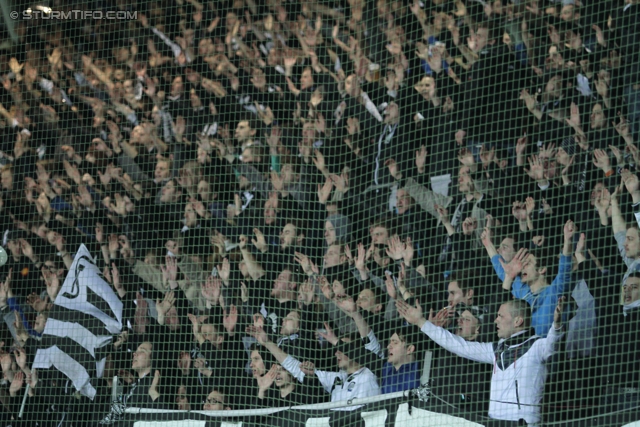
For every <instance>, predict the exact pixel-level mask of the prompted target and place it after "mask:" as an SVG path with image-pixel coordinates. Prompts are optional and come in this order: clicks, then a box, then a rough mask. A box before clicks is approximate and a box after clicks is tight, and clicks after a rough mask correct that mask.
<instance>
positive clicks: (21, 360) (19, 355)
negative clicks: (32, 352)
mask: <svg viewBox="0 0 640 427" xmlns="http://www.w3.org/2000/svg"><path fill="white" fill-rule="evenodd" d="M13 356H14V357H15V358H16V365H18V367H19V368H20V369H22V370H23V371H24V370H26V369H27V352H26V351H24V348H20V347H18V348H16V349H15V350H14V351H13Z"/></svg>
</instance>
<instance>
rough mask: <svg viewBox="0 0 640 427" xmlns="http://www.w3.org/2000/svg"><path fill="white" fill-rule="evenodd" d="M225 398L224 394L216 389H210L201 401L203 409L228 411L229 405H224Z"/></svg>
mask: <svg viewBox="0 0 640 427" xmlns="http://www.w3.org/2000/svg"><path fill="white" fill-rule="evenodd" d="M226 403H227V398H226V396H225V395H224V394H222V393H221V392H219V391H218V390H212V391H211V393H209V394H208V395H207V398H206V399H205V400H204V402H202V410H203V411H230V410H231V408H230V407H229V406H225V404H226Z"/></svg>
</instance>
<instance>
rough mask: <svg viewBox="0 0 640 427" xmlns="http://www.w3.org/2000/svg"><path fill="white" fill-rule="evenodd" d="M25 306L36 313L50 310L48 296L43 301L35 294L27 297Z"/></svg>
mask: <svg viewBox="0 0 640 427" xmlns="http://www.w3.org/2000/svg"><path fill="white" fill-rule="evenodd" d="M27 304H29V305H30V306H31V307H32V308H33V309H34V310H35V311H37V312H38V313H40V312H42V311H45V310H48V309H50V308H51V305H52V304H50V303H49V297H48V296H46V297H44V299H41V298H40V295H38V294H36V293H35V292H34V293H32V294H31V295H29V296H27Z"/></svg>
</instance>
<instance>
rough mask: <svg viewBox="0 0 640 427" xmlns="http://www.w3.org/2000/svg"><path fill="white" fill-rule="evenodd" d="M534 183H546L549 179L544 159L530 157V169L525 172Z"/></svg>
mask: <svg viewBox="0 0 640 427" xmlns="http://www.w3.org/2000/svg"><path fill="white" fill-rule="evenodd" d="M524 171H525V172H526V173H527V175H529V177H530V178H531V179H533V180H534V181H544V180H545V179H547V177H546V174H545V170H544V165H543V163H542V159H540V157H538V156H531V157H529V169H526V168H525V170H524Z"/></svg>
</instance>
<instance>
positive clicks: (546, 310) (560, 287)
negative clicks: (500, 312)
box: [491, 255, 571, 337]
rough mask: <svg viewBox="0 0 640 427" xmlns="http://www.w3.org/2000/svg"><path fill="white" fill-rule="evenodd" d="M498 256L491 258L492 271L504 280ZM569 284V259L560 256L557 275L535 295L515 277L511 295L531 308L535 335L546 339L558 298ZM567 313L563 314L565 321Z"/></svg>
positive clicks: (568, 257)
mask: <svg viewBox="0 0 640 427" xmlns="http://www.w3.org/2000/svg"><path fill="white" fill-rule="evenodd" d="M500 259H501V257H500V255H495V256H494V257H493V258H491V264H493V269H494V270H495V271H496V273H497V274H498V277H499V278H500V280H504V269H503V268H502V265H501V264H500ZM569 283H571V257H570V256H565V255H560V265H559V267H558V275H557V276H556V278H555V279H554V280H553V282H551V284H550V285H549V286H547V287H546V288H544V289H542V290H541V291H540V292H538V293H537V294H534V293H532V292H531V289H529V285H526V284H524V283H522V282H521V281H520V276H518V277H516V278H515V280H514V281H513V284H512V285H511V294H512V295H513V296H514V297H516V298H518V299H523V300H525V301H526V302H528V303H529V305H530V306H531V327H532V328H534V329H535V330H536V335H539V336H541V337H546V336H547V333H548V332H549V329H550V328H551V325H553V312H554V311H555V309H556V305H557V304H558V297H561V296H562V295H563V294H564V293H565V292H567V288H568V287H569ZM567 316H568V313H567V312H566V311H565V312H564V313H563V316H562V317H563V318H565V319H564V320H566V317H567Z"/></svg>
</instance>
